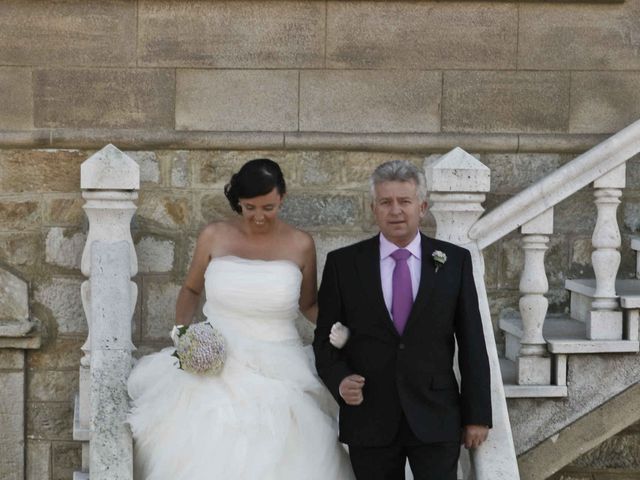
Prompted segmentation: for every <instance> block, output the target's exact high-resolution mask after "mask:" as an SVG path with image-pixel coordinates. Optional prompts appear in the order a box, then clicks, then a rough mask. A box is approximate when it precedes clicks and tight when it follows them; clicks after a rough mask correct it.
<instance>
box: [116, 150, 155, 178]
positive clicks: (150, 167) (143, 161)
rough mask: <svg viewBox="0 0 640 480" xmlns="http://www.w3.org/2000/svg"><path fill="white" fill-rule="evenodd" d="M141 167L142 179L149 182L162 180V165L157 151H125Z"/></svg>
mask: <svg viewBox="0 0 640 480" xmlns="http://www.w3.org/2000/svg"><path fill="white" fill-rule="evenodd" d="M123 153H124V154H125V155H128V156H129V157H130V158H131V159H133V160H135V162H136V163H137V164H138V166H139V167H140V181H141V182H148V183H159V182H160V166H159V164H158V158H157V157H156V153H155V152H123Z"/></svg>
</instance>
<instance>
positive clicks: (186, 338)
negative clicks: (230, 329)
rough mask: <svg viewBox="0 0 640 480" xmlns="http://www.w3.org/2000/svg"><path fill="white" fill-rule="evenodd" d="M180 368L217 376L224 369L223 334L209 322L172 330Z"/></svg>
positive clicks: (177, 327) (181, 326)
mask: <svg viewBox="0 0 640 480" xmlns="http://www.w3.org/2000/svg"><path fill="white" fill-rule="evenodd" d="M171 339H172V340H173V343H174V345H175V346H176V351H175V352H173V354H172V355H173V356H174V357H176V358H177V359H178V364H179V368H180V369H181V370H184V371H185V372H189V373H196V374H198V375H217V374H219V373H220V372H221V371H222V367H224V361H225V358H226V345H225V341H224V337H223V336H222V334H221V333H220V332H219V331H218V330H217V329H215V328H214V327H213V326H212V325H211V324H210V323H208V322H200V323H194V324H191V325H186V326H185V325H176V326H174V327H173V330H171Z"/></svg>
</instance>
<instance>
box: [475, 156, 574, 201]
mask: <svg viewBox="0 0 640 480" xmlns="http://www.w3.org/2000/svg"><path fill="white" fill-rule="evenodd" d="M478 159H479V160H480V161H481V162H482V163H484V164H485V165H486V166H487V167H489V169H490V170H491V191H492V192H495V193H511V194H516V193H518V192H519V191H521V190H523V189H525V188H527V187H528V186H529V185H531V184H532V183H534V182H535V181H537V180H540V179H541V178H543V177H544V176H545V175H548V174H550V173H551V172H553V171H554V170H556V169H558V168H559V167H560V166H561V165H563V164H564V163H565V161H566V160H567V158H566V156H564V155H559V154H555V153H549V154H526V153H521V154H509V153H502V154H483V155H479V156H478Z"/></svg>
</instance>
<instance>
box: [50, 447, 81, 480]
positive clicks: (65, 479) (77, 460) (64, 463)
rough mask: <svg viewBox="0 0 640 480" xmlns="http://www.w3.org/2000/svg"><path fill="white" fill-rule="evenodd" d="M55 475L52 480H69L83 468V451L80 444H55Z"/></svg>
mask: <svg viewBox="0 0 640 480" xmlns="http://www.w3.org/2000/svg"><path fill="white" fill-rule="evenodd" d="M52 463H53V475H52V477H51V480H69V479H70V478H73V472H74V471H80V469H81V466H82V449H81V445H80V444H79V443H78V442H73V443H71V442H55V443H54V444H53V462H52Z"/></svg>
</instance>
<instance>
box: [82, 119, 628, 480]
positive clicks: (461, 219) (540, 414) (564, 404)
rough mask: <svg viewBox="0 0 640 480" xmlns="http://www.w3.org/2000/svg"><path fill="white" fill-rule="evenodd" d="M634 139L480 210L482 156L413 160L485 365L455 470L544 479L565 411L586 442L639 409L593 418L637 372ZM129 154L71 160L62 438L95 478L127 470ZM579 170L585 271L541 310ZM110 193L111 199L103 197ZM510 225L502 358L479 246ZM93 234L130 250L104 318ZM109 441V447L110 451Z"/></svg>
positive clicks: (486, 173) (491, 478)
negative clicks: (420, 164) (70, 354)
mask: <svg viewBox="0 0 640 480" xmlns="http://www.w3.org/2000/svg"><path fill="white" fill-rule="evenodd" d="M638 152H640V121H638V122H636V123H634V124H632V125H630V126H629V127H627V128H626V129H624V130H622V131H620V132H618V133H617V134H616V135H614V136H613V137H611V138H610V139H608V140H606V141H605V142H603V143H602V144H600V145H598V146H596V147H594V148H593V149H592V150H590V151H588V152H586V153H584V154H583V155H581V156H579V157H577V158H576V159H574V160H572V161H571V162H569V163H568V164H566V165H564V166H563V167H561V168H559V169H558V170H556V171H554V172H552V173H551V174H550V175H548V176H547V177H545V178H544V179H542V180H540V181H539V182H537V183H536V184H534V185H532V186H530V187H528V188H527V189H525V190H523V191H522V192H520V193H519V194H517V195H515V196H514V197H512V198H510V199H509V200H507V201H506V202H504V203H503V204H501V205H499V206H498V207H496V208H495V209H493V210H492V211H491V212H489V213H488V214H486V215H483V211H484V209H483V207H482V203H483V202H484V199H485V192H488V191H489V179H490V170H489V169H488V168H487V167H486V166H485V165H483V164H482V163H481V162H479V161H478V160H477V159H476V158H475V157H473V156H471V155H469V154H468V153H467V152H465V151H464V150H462V149H460V148H456V149H454V150H452V151H451V152H449V153H447V154H446V155H443V156H442V157H440V158H437V159H433V158H432V159H429V158H428V159H427V160H426V161H425V171H426V177H427V189H428V191H429V192H430V193H429V203H430V205H431V208H430V210H431V213H432V214H433V216H434V217H435V219H436V224H437V234H436V236H437V238H439V239H443V240H448V241H451V242H454V243H457V244H459V245H463V246H465V247H466V248H468V249H469V251H470V253H471V257H472V259H473V268H474V278H475V282H476V288H477V290H478V300H479V308H480V312H481V315H482V321H483V329H484V334H485V338H486V340H487V350H488V355H489V361H490V365H491V389H492V402H493V411H494V419H493V420H494V421H493V429H492V432H491V435H490V436H489V439H488V441H487V442H485V443H484V444H483V445H482V447H481V448H478V449H476V450H474V451H472V452H471V453H470V455H466V453H465V455H464V456H463V458H462V461H461V465H462V472H461V473H462V477H461V478H464V479H465V480H469V479H475V480H518V479H519V478H522V479H523V480H524V479H526V480H544V479H545V478H547V477H548V476H550V475H552V474H553V473H555V472H556V471H557V470H558V469H560V468H562V467H563V466H564V465H566V464H568V463H569V462H571V461H572V460H573V459H574V458H576V457H577V456H579V455H580V454H581V452H582V451H581V449H580V448H579V447H580V445H579V444H578V445H576V443H575V442H574V443H573V444H571V442H568V443H570V444H571V445H572V447H573V448H572V449H568V450H567V452H568V453H566V454H565V455H564V456H562V457H561V459H560V460H558V458H555V459H554V461H553V462H552V461H550V456H552V455H554V454H555V453H556V452H555V451H554V449H553V448H550V447H549V446H548V445H549V442H551V443H552V444H553V443H554V442H555V441H556V440H557V439H558V438H560V439H561V440H562V439H564V438H565V437H566V435H564V433H563V432H567V431H570V430H571V427H572V425H578V424H579V425H590V422H591V420H590V419H592V418H595V419H596V420H594V421H595V422H597V423H598V424H599V425H601V426H602V425H605V426H607V428H601V429H600V430H599V434H598V435H597V436H594V437H593V438H591V439H590V442H587V441H585V442H583V443H584V444H585V445H591V446H594V442H595V441H604V440H605V439H606V438H608V437H610V436H612V435H615V434H616V433H617V432H619V431H620V430H621V429H622V428H624V426H625V422H629V423H628V424H630V423H634V422H635V421H638V420H640V408H637V409H636V410H634V409H633V407H635V404H636V403H638V402H631V406H630V407H629V405H628V404H627V403H624V402H622V403H621V405H625V406H626V407H629V408H630V410H629V414H628V415H626V416H624V417H623V418H622V419H620V420H618V421H617V422H612V423H609V424H608V423H606V421H604V423H603V421H602V420H601V419H600V417H598V414H597V412H608V411H613V412H616V411H622V408H621V407H619V406H618V405H617V404H615V406H614V403H615V402H614V401H615V399H616V398H617V399H618V402H621V400H620V399H625V398H627V396H625V392H626V391H629V392H631V393H629V392H627V393H628V397H629V398H631V395H632V394H633V395H635V394H636V392H635V390H633V388H634V385H636V384H637V381H638V378H640V356H639V355H638V354H637V352H638V350H639V344H638V317H639V311H640V254H639V253H638V251H640V239H638V238H634V239H633V240H632V241H631V248H633V249H634V250H635V251H636V255H637V257H638V260H637V262H638V267H637V272H636V277H637V278H636V279H633V280H617V281H616V277H617V272H618V266H619V264H620V258H621V257H620V252H619V249H620V248H621V241H620V232H619V229H618V226H617V219H616V209H617V205H618V204H619V203H620V201H619V197H620V196H621V195H622V189H623V188H624V186H625V178H626V173H625V167H626V162H627V160H629V159H630V158H631V157H633V156H634V155H636V154H637V153H638ZM89 167H90V168H89ZM134 167H137V165H136V164H135V162H133V161H132V160H130V159H128V158H126V156H124V155H123V154H122V152H120V151H118V150H117V149H115V147H112V146H107V147H105V149H103V150H102V151H100V152H98V153H96V154H95V155H94V156H93V157H92V158H91V159H89V161H87V162H86V164H85V165H83V180H82V182H81V184H82V188H83V189H86V190H85V192H84V193H83V196H84V197H85V198H86V199H87V205H86V206H85V210H86V211H87V212H88V215H89V221H90V231H89V237H90V238H89V239H88V240H87V248H86V249H85V255H83V268H82V271H83V273H84V274H85V275H86V276H87V277H89V279H90V280H89V281H87V282H85V284H83V287H82V298H83V305H84V307H85V312H86V313H87V318H88V326H89V336H88V339H87V343H86V344H85V346H83V350H84V352H85V357H83V359H82V361H81V366H80V378H81V381H80V392H79V397H78V399H77V400H76V416H75V425H74V427H75V428H74V438H75V439H76V440H78V441H80V442H82V444H83V469H82V470H83V472H84V473H81V472H76V474H75V476H74V479H76V480H80V479H85V478H88V476H87V473H86V472H88V471H89V470H91V477H92V479H93V480H103V479H104V480H114V479H116V478H117V479H118V480H127V479H128V480H130V479H131V477H132V466H133V461H132V445H131V438H130V433H129V432H127V431H125V430H123V429H122V425H123V419H124V416H125V415H126V411H127V406H126V375H127V373H128V368H130V358H131V349H132V348H133V346H132V345H131V344H130V330H131V316H132V314H133V309H134V308H133V307H134V305H135V301H136V294H135V293H136V291H135V284H131V282H130V280H129V279H130V277H131V276H133V275H134V274H135V272H136V271H137V261H136V258H135V251H134V250H133V243H132V240H131V238H130V232H129V224H130V218H131V216H132V215H133V213H134V211H135V205H133V204H132V203H131V200H132V199H134V198H135V196H136V192H137V189H138V188H139V183H136V184H135V185H128V184H127V185H122V184H121V183H119V179H120V180H121V179H122V178H123V177H124V178H135V179H136V181H137V182H139V176H138V172H137V170H136V171H135V172H132V174H131V175H127V176H123V175H117V172H121V171H123V170H124V169H126V168H134ZM92 169H93V170H96V172H98V173H99V171H100V169H102V170H105V171H108V172H111V174H112V175H116V177H117V178H114V179H109V182H107V183H105V184H104V185H102V186H101V188H102V189H103V190H104V191H97V192H96V186H95V185H93V184H92V183H91V182H90V181H89V180H91V179H92V178H94V177H95V178H99V179H102V177H104V175H96V174H95V172H93V170H92ZM92 172H93V173H94V175H93V176H92V175H91V173H92ZM114 172H115V173H114ZM85 175H86V177H87V180H85V178H84V176H85ZM589 184H593V187H594V190H595V191H594V195H595V204H596V207H597V210H598V214H597V215H598V218H597V221H596V225H595V228H594V233H593V237H592V245H593V250H594V251H593V254H592V263H593V268H594V273H595V279H587V280H567V282H566V285H565V286H566V288H567V290H569V291H570V292H571V312H570V314H569V315H568V316H561V315H548V314H547V306H548V300H547V298H546V294H547V292H548V282H547V277H546V271H545V264H544V253H545V251H546V250H547V248H548V243H549V236H550V235H552V234H553V210H554V207H555V206H556V205H557V204H558V203H560V202H561V201H563V200H564V199H566V198H567V197H569V196H571V195H573V194H574V193H576V192H578V191H579V190H581V189H583V188H584V187H586V186H588V185H589ZM114 198H116V199H117V200H118V201H117V202H114V201H113V200H114ZM105 202H107V203H108V205H109V209H108V210H105V209H104V208H102V206H103V204H104V205H106V204H107V203H105ZM107 214H108V215H107ZM114 226H118V228H114ZM516 230H519V231H520V234H521V235H522V248H523V251H524V268H523V270H522V276H521V281H520V293H521V299H520V309H519V311H518V312H515V311H508V312H504V314H503V315H502V317H501V318H500V319H499V327H500V329H501V330H502V331H503V332H504V336H505V343H506V345H505V351H504V355H503V358H499V355H498V349H497V346H496V342H495V341H494V338H493V337H494V330H493V322H492V319H491V313H490V308H489V302H490V299H489V298H488V296H487V291H486V285H485V284H484V256H483V250H484V249H485V248H486V247H487V246H489V245H491V244H492V243H494V242H496V241H497V240H499V239H501V238H503V237H505V236H506V235H508V234H510V233H511V232H514V231H516ZM113 231H116V232H119V235H120V237H121V238H113ZM98 240H101V241H102V240H104V242H105V243H106V244H113V243H114V242H116V243H117V244H123V245H124V247H122V248H123V249H124V250H127V246H128V248H130V249H131V250H132V252H133V253H132V254H131V255H126V257H127V258H128V259H130V261H129V260H127V261H126V262H125V261H123V262H122V266H121V268H120V270H121V271H120V270H119V271H118V272H119V274H120V276H121V277H122V288H121V290H122V291H121V292H119V297H118V298H119V300H116V299H115V298H114V299H110V301H109V302H108V303H105V305H111V306H114V305H115V306H120V307H122V308H120V310H122V311H120V310H118V311H117V312H116V311H114V312H112V313H113V316H114V319H115V320H113V321H111V320H108V321H107V319H106V318H102V317H99V316H97V315H94V314H97V313H100V312H102V310H105V311H106V310H108V309H105V308H103V309H101V310H98V309H96V308H97V307H95V305H102V303H100V302H103V301H104V300H105V299H103V298H102V297H101V296H100V295H99V294H98V293H99V292H100V291H101V289H91V288H90V283H91V282H94V281H98V280H99V279H100V275H97V273H96V272H97V270H96V269H93V268H90V267H91V265H92V263H91V262H90V261H89V260H90V259H89V254H88V253H87V252H89V251H90V250H92V248H89V247H91V245H93V242H96V245H98V244H99V243H100V242H98ZM124 250H123V252H124ZM97 251H98V249H96V252H97ZM124 253H126V252H124ZM122 258H125V255H122ZM94 260H95V261H97V260H98V257H96V259H94ZM94 277H95V278H94ZM92 290H95V292H94V293H95V295H92V292H91V291H92ZM103 303H104V302H103ZM127 306H128V307H127ZM125 307H127V308H125ZM94 310H95V311H94ZM103 316H104V315H103ZM116 317H117V318H116ZM105 326H109V328H110V329H116V330H118V331H119V333H118V335H117V338H122V339H127V338H128V340H127V341H126V342H124V343H123V344H122V345H115V346H113V345H107V344H105V345H102V344H101V343H100V342H101V340H100V339H101V338H102V335H103V334H104V333H105V331H107V329H105ZM127 332H128V333H127ZM612 356H613V357H612ZM94 357H95V358H100V359H102V358H111V357H113V358H117V359H119V363H117V364H115V363H114V365H116V366H117V367H118V368H117V369H116V370H117V373H118V375H116V376H114V377H113V378H112V380H113V381H112V382H111V383H110V385H112V388H111V390H109V391H107V390H105V388H106V387H105V382H104V378H105V375H107V374H109V372H111V371H112V370H113V371H115V370H114V369H113V368H112V366H111V364H110V363H108V362H107V363H105V362H104V361H99V362H97V361H95V358H94ZM123 359H124V361H123ZM105 365H107V366H108V368H105ZM89 367H90V368H89ZM632 390H633V391H632ZM639 390H640V389H639ZM114 393H117V394H118V395H116V397H118V400H119V402H118V403H117V405H116V404H113V398H115V397H114ZM634 398H635V397H634ZM89 399H90V402H89V401H88V400H89ZM507 402H509V403H507ZM612 402H614V403H612ZM507 405H508V409H507ZM105 406H107V407H108V409H107V410H108V411H109V412H110V414H109V415H103V414H101V413H100V412H101V411H102V413H104V412H105V411H106V410H105ZM607 406H608V410H607ZM600 415H602V413H600ZM578 430H579V429H578ZM579 431H580V432H582V430H579ZM565 443H567V442H565ZM113 452H119V453H118V455H117V456H115V457H114V456H113ZM539 452H540V453H539ZM582 453H584V452H582ZM517 456H518V457H520V458H524V457H526V458H535V459H536V460H535V462H534V463H533V465H534V466H533V467H531V466H530V465H531V464H522V463H521V466H522V465H524V467H523V468H521V469H520V472H518V464H519V463H520V462H519V461H518V459H517ZM556 457H557V455H556ZM108 458H118V459H119V462H116V463H117V465H113V464H111V463H113V462H111V463H109V462H108V461H107V459H108ZM563 462H564V463H563ZM551 466H552V467H553V468H551ZM542 467H544V468H542ZM115 469H120V472H121V473H120V474H115ZM543 475H545V476H543Z"/></svg>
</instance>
